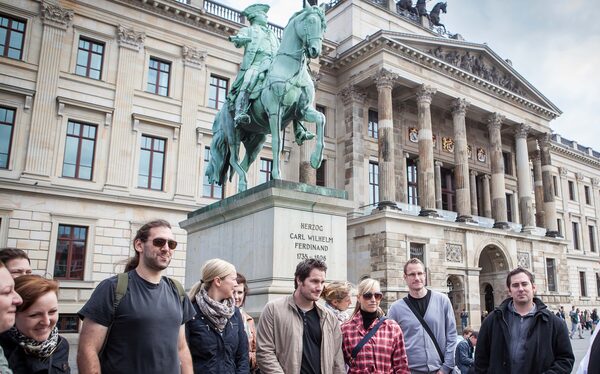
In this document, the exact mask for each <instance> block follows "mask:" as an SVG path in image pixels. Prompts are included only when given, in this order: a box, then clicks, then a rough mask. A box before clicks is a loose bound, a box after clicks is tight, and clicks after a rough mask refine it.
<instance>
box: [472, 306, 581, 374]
mask: <svg viewBox="0 0 600 374" xmlns="http://www.w3.org/2000/svg"><path fill="white" fill-rule="evenodd" d="M510 301H512V298H508V299H506V300H504V301H503V302H502V304H501V305H500V306H499V307H497V308H496V309H495V310H494V311H493V312H492V313H490V315H489V316H488V317H487V318H486V319H485V320H484V321H483V324H482V325H481V329H480V330H479V336H478V338H477V347H476V353H475V372H476V373H502V374H506V373H510V371H511V368H510V363H511V360H510V349H509V347H508V344H511V342H512V340H511V337H510V333H509V327H508V322H507V321H508V317H507V315H508V313H511V312H510V311H509V310H508V304H509V302H510ZM533 301H534V302H535V304H536V308H537V310H536V312H535V315H534V317H533V318H534V322H533V325H532V327H531V329H530V330H529V332H528V333H527V336H526V339H527V341H526V344H525V346H526V349H527V352H526V355H525V363H526V365H528V366H526V367H524V368H523V370H522V372H523V373H527V374H538V373H548V374H549V373H556V374H558V373H570V372H571V370H572V369H573V363H574V362H575V357H574V356H573V349H572V348H571V344H570V340H569V333H568V331H567V326H566V325H565V323H564V321H563V320H561V319H560V318H558V317H557V316H555V315H554V314H553V313H552V312H550V311H549V310H548V309H547V308H546V305H545V304H544V303H542V301H541V300H540V299H538V298H534V299H533Z"/></svg>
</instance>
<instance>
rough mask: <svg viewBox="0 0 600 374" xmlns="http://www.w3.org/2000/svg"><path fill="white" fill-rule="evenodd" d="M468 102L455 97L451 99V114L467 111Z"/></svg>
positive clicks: (462, 113) (463, 113)
mask: <svg viewBox="0 0 600 374" xmlns="http://www.w3.org/2000/svg"><path fill="white" fill-rule="evenodd" d="M469 105H470V103H469V102H468V101H467V99H461V98H456V99H454V100H452V115H462V116H464V115H465V114H466V113H467V108H468V107H469Z"/></svg>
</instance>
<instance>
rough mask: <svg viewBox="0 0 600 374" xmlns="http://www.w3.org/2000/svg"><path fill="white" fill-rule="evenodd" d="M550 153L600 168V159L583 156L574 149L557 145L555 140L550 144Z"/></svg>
mask: <svg viewBox="0 0 600 374" xmlns="http://www.w3.org/2000/svg"><path fill="white" fill-rule="evenodd" d="M550 151H551V152H556V153H559V154H561V155H563V156H566V157H569V158H571V159H574V160H577V161H580V162H583V163H584V164H587V165H590V166H593V167H596V168H600V159H597V158H595V157H592V156H590V155H586V154H583V153H581V152H579V151H576V150H574V149H572V148H567V147H565V146H563V145H562V144H559V143H556V142H555V141H554V140H552V141H551V142H550Z"/></svg>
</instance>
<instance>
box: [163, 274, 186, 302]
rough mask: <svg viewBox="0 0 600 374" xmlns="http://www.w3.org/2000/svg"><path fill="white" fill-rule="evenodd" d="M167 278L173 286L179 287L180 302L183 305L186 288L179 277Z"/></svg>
mask: <svg viewBox="0 0 600 374" xmlns="http://www.w3.org/2000/svg"><path fill="white" fill-rule="evenodd" d="M167 279H168V280H169V282H170V283H171V287H173V288H175V289H177V293H178V294H179V302H180V303H181V305H183V301H184V300H185V290H184V289H183V286H182V285H181V283H179V281H178V280H177V279H174V278H171V277H167Z"/></svg>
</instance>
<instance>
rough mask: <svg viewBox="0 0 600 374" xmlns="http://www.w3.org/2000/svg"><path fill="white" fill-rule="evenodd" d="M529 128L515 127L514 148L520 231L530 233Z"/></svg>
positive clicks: (521, 125) (531, 216) (531, 228)
mask: <svg viewBox="0 0 600 374" xmlns="http://www.w3.org/2000/svg"><path fill="white" fill-rule="evenodd" d="M528 132H529V126H527V125H525V124H520V125H517V127H516V129H515V143H516V144H515V146H516V149H517V188H518V192H519V213H520V214H521V226H522V229H521V231H523V232H531V230H533V228H534V227H535V225H534V222H533V199H532V198H531V172H530V170H529V151H528V149H527V133H528Z"/></svg>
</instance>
